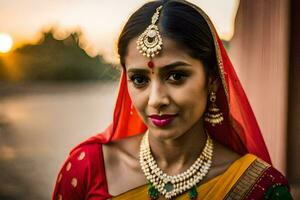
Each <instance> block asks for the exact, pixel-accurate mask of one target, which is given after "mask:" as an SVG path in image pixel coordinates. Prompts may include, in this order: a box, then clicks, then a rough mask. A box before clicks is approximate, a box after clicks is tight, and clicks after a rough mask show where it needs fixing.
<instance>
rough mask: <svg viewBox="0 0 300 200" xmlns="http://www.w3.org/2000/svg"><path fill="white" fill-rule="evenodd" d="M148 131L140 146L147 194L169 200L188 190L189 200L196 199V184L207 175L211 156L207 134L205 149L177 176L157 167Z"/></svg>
mask: <svg viewBox="0 0 300 200" xmlns="http://www.w3.org/2000/svg"><path fill="white" fill-rule="evenodd" d="M148 134H149V131H147V132H146V133H145V135H144V136H143V139H142V141H141V145H140V165H141V168H142V170H143V172H144V174H145V176H146V178H147V180H148V182H149V188H148V194H149V196H150V198H151V199H157V198H158V195H159V194H158V193H160V194H161V195H163V196H164V197H165V198H166V199H171V198H173V197H175V196H178V195H180V194H182V193H184V192H186V191H188V190H189V197H190V199H196V198H197V195H198V193H197V187H196V186H197V184H198V183H199V182H200V181H201V180H202V179H203V178H204V177H205V176H206V174H207V173H208V171H209V169H210V167H211V163H212V156H213V141H212V139H211V138H210V137H209V135H208V134H207V140H206V144H205V147H204V149H203V151H202V152H201V154H200V155H199V157H198V158H197V160H196V161H195V162H194V163H193V164H192V166H191V167H190V168H189V169H188V170H186V171H185V172H182V173H180V174H177V175H172V176H171V175H168V174H166V173H165V172H163V171H162V170H161V169H160V168H159V167H158V165H157V163H156V161H155V159H154V157H153V155H152V152H151V149H150V145H149V139H148Z"/></svg>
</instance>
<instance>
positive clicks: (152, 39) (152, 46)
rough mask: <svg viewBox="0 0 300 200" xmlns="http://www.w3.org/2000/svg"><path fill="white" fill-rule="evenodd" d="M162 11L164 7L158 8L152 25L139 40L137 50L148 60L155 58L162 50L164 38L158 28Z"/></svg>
mask: <svg viewBox="0 0 300 200" xmlns="http://www.w3.org/2000/svg"><path fill="white" fill-rule="evenodd" d="M161 9H162V6H159V7H158V8H156V12H155V13H154V15H153V16H152V20H151V24H150V25H149V26H148V27H147V29H146V30H145V31H144V32H143V33H142V34H141V35H140V36H139V38H138V40H137V49H138V50H139V52H140V53H141V54H143V56H147V57H148V58H153V57H154V56H155V55H157V54H159V52H160V50H161V49H162V38H161V36H160V33H159V30H158V26H157V25H156V22H157V21H158V18H159V12H160V11H161Z"/></svg>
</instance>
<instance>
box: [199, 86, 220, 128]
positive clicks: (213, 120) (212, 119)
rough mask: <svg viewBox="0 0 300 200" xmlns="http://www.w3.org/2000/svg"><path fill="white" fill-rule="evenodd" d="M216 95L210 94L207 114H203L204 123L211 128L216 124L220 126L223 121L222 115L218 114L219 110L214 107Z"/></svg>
mask: <svg viewBox="0 0 300 200" xmlns="http://www.w3.org/2000/svg"><path fill="white" fill-rule="evenodd" d="M216 100H217V95H216V93H215V92H213V91H212V92H210V95H209V101H210V105H209V108H208V112H206V113H205V116H204V121H206V122H209V123H210V124H211V125H212V126H215V125H217V124H222V122H223V121H224V117H223V113H222V112H220V109H219V108H218V107H217V105H216V103H215V102H216Z"/></svg>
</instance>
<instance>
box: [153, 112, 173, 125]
mask: <svg viewBox="0 0 300 200" xmlns="http://www.w3.org/2000/svg"><path fill="white" fill-rule="evenodd" d="M175 117H176V115H161V116H159V115H151V116H150V117H149V118H150V120H151V122H152V123H153V124H154V125H155V126H158V127H162V126H167V125H168V124H170V123H171V122H172V121H173V120H174V119H175Z"/></svg>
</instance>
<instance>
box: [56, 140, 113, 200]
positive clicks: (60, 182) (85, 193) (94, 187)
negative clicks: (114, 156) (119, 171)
mask: <svg viewBox="0 0 300 200" xmlns="http://www.w3.org/2000/svg"><path fill="white" fill-rule="evenodd" d="M106 191H107V188H106V179H105V171H104V165H103V156H102V144H100V143H87V144H83V145H79V146H77V147H76V148H75V149H73V150H72V151H71V153H70V154H69V156H68V158H67V159H66V161H65V163H64V164H63V166H62V168H61V170H60V172H59V174H58V177H57V180H56V184H55V188H54V192H53V199H74V200H76V199H91V198H88V197H89V196H93V195H95V194H97V195H98V196H97V197H99V196H101V195H104V196H105V195H108V194H107V192H106Z"/></svg>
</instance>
